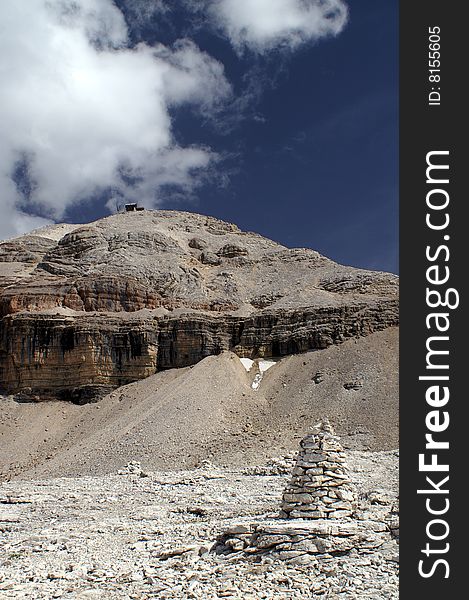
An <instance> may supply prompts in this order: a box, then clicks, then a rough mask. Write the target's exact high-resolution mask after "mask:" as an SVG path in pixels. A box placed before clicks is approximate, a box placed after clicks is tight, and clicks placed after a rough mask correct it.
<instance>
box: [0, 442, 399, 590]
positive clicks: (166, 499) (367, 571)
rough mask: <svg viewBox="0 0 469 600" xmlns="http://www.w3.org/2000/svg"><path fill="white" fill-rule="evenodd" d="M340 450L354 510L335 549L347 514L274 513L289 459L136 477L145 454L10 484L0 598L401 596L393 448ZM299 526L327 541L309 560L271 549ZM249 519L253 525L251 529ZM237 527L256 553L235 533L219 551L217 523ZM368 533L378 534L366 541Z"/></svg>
mask: <svg viewBox="0 0 469 600" xmlns="http://www.w3.org/2000/svg"><path fill="white" fill-rule="evenodd" d="M347 458H348V462H349V465H350V473H353V479H354V482H355V481H356V485H357V494H358V507H357V515H358V519H357V520H352V519H348V521H347V523H348V524H347V527H348V529H347V530H345V529H342V530H341V531H342V533H345V531H348V535H342V536H341V540H342V541H341V543H343V544H344V548H345V547H346V548H348V549H347V550H346V551H344V552H343V553H342V552H334V550H333V548H332V547H331V545H330V544H331V537H330V536H331V534H332V532H334V531H335V530H337V529H338V528H340V527H341V522H345V521H346V520H345V519H344V520H342V521H341V520H338V519H333V520H329V519H325V520H321V519H319V520H318V519H316V520H306V519H303V520H293V519H278V504H279V499H280V498H281V497H282V492H283V490H284V489H285V487H286V485H287V483H288V481H289V479H290V477H291V475H290V473H291V463H292V460H291V457H290V456H288V457H285V458H283V457H279V458H278V459H276V460H275V461H274V460H272V461H270V466H269V465H265V466H263V465H259V470H258V472H257V473H256V474H254V473H253V474H248V473H246V472H245V471H244V470H242V469H227V468H220V467H215V466H214V465H211V464H209V463H204V464H202V465H201V466H200V468H198V469H193V470H187V471H181V470H179V471H165V472H162V471H153V472H148V473H147V475H148V476H147V477H141V476H140V472H141V471H143V472H145V470H146V469H145V464H144V463H142V465H141V466H140V467H137V465H135V464H134V465H133V466H131V467H130V468H129V466H128V465H127V468H125V463H123V464H122V466H121V468H120V469H119V470H120V471H122V474H120V475H118V474H117V470H116V474H110V475H105V476H101V477H77V478H59V479H42V480H33V481H26V480H23V481H21V480H16V481H9V482H5V483H3V484H2V485H1V488H0V538H1V550H0V573H1V575H0V597H1V598H2V600H3V598H5V599H15V600H17V599H28V600H33V599H34V600H50V599H51V598H64V599H65V598H66V599H69V598H70V599H73V600H75V599H80V600H81V599H85V598H86V599H90V598H91V599H94V598H106V599H107V598H109V599H114V598H115V599H121V598H122V599H136V600H137V599H138V600H146V599H150V598H164V599H168V598H170V599H177V600H182V599H184V600H186V599H193V598H195V599H201V600H212V599H218V598H232V599H233V600H234V599H236V600H238V599H239V600H241V599H242V600H263V599H276V600H300V599H301V600H302V599H304V598H305V599H308V598H314V599H317V598H324V599H326V598H327V599H337V598H339V599H342V598H343V599H344V600H345V599H346V600H385V599H397V598H398V552H397V548H398V546H397V541H396V538H395V537H394V535H395V533H396V532H397V533H398V529H397V527H398V522H397V512H396V510H397V481H398V455H397V453H396V452H395V451H391V452H350V453H349V454H348V457H347ZM134 462H135V461H134ZM278 465H280V466H281V468H280V469H279V468H278ZM286 465H288V466H289V468H288V469H287V468H286ZM287 470H288V474H287V473H286V471H287ZM279 471H281V472H280V474H274V473H276V472H277V473H278V472H279ZM262 473H263V474H262ZM377 494H380V496H379V501H378V496H377ZM297 523H301V531H300V533H298V540H297V542H295V543H298V542H300V541H301V542H303V543H304V544H309V541H308V540H309V539H311V538H312V537H316V538H317V539H319V538H321V539H322V540H323V544H324V547H323V552H321V553H316V554H314V555H313V553H311V555H310V556H308V560H307V561H305V562H304V564H303V561H302V560H300V559H297V560H295V558H297V557H293V556H290V557H289V558H288V559H287V560H285V558H283V557H281V556H279V554H280V548H278V546H279V545H280V543H281V542H278V543H277V550H278V552H277V551H271V550H269V551H267V550H268V548H269V542H272V541H273V540H274V537H275V536H277V538H276V539H277V541H278V536H280V535H283V534H284V533H285V531H287V530H289V528H290V527H291V528H293V527H296V526H297V525H296V524H297ZM323 523H324V524H326V526H327V528H328V530H327V531H328V533H324V529H323V527H324V526H323V525H322V524H323ZM253 524H255V525H256V527H257V529H255V530H254V529H252V530H251V527H252V525H253ZM240 526H243V527H245V528H246V530H245V531H246V533H237V534H231V538H239V539H241V540H243V536H244V535H249V536H251V535H252V534H255V535H257V539H258V540H259V539H261V536H263V537H264V540H265V541H264V545H267V547H266V548H264V549H263V552H260V548H259V549H258V550H256V551H254V552H246V549H247V547H246V548H245V549H243V550H240V549H239V548H240V545H238V544H237V543H236V542H233V543H230V544H231V549H230V550H229V551H227V550H225V551H224V552H221V553H220V552H218V553H217V547H218V546H219V545H220V541H219V538H220V532H229V531H234V529H233V528H235V527H240ZM290 532H291V530H290ZM365 537H366V538H372V539H374V540H375V541H377V540H379V541H381V540H384V541H383V543H381V545H376V544H369V547H368V548H366V547H365V546H366V544H368V542H367V541H366V540H365V539H364V538H365ZM299 538H304V539H302V540H300V539H299ZM226 541H227V540H226ZM336 542H337V540H335V543H336ZM286 543H287V544H288V543H290V542H288V541H287V542H286ZM243 546H244V542H243ZM334 547H337V546H334ZM271 548H274V546H271ZM310 548H311V546H310ZM282 552H296V551H295V550H288V549H287V548H285V549H283V550H282Z"/></svg>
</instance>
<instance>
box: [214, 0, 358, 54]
mask: <svg viewBox="0 0 469 600" xmlns="http://www.w3.org/2000/svg"><path fill="white" fill-rule="evenodd" d="M209 5H210V7H209V10H210V12H211V14H212V17H213V18H214V19H215V21H216V23H217V25H218V26H219V27H220V28H221V29H222V30H223V31H224V33H225V34H226V35H227V36H228V37H229V39H230V41H231V43H232V44H233V46H234V47H235V48H236V50H237V51H238V52H242V51H243V50H244V49H245V48H249V49H250V50H253V51H255V52H257V53H259V54H262V53H264V52H267V51H269V50H272V49H274V48H280V47H287V48H290V49H294V48H296V47H297V46H299V45H301V44H303V43H305V42H310V41H315V40H318V39H320V38H323V37H327V36H331V35H332V36H334V35H337V34H338V33H340V32H341V31H342V29H343V28H344V26H345V24H346V22H347V15H348V10H347V6H346V5H345V3H344V2H342V0H255V1H253V0H209Z"/></svg>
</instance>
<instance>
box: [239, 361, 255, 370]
mask: <svg viewBox="0 0 469 600" xmlns="http://www.w3.org/2000/svg"><path fill="white" fill-rule="evenodd" d="M239 360H240V361H241V363H242V365H243V367H244V368H245V369H246V371H247V372H248V373H249V371H250V370H251V367H252V365H253V364H254V361H253V360H251V359H250V358H240V359H239Z"/></svg>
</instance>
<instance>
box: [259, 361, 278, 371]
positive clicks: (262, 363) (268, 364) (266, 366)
mask: <svg viewBox="0 0 469 600" xmlns="http://www.w3.org/2000/svg"><path fill="white" fill-rule="evenodd" d="M275 364H277V361H275V360H264V359H261V360H260V361H259V371H260V372H261V373H265V372H266V371H267V370H268V369H270V367H273V366H274V365H275Z"/></svg>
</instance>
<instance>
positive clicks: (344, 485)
mask: <svg viewBox="0 0 469 600" xmlns="http://www.w3.org/2000/svg"><path fill="white" fill-rule="evenodd" d="M292 475H293V477H292V479H291V480H290V483H289V484H288V486H287V487H286V489H285V492H284V494H283V500H282V505H281V509H282V510H281V512H280V517H281V518H284V519H344V518H349V517H351V516H352V515H353V513H354V511H355V509H356V506H357V495H356V492H355V489H354V486H353V485H352V483H351V480H350V477H349V475H348V471H347V465H346V457H345V452H344V449H343V448H342V445H341V443H340V441H339V438H338V437H337V436H336V435H335V433H334V430H333V428H332V426H331V424H330V423H329V421H328V420H327V419H324V420H323V421H322V422H321V423H319V424H318V425H316V426H315V427H313V428H312V431H311V433H309V434H308V435H307V436H306V437H304V438H303V439H302V440H301V442H300V452H299V454H298V458H297V461H296V465H295V467H294V469H293V471H292Z"/></svg>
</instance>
